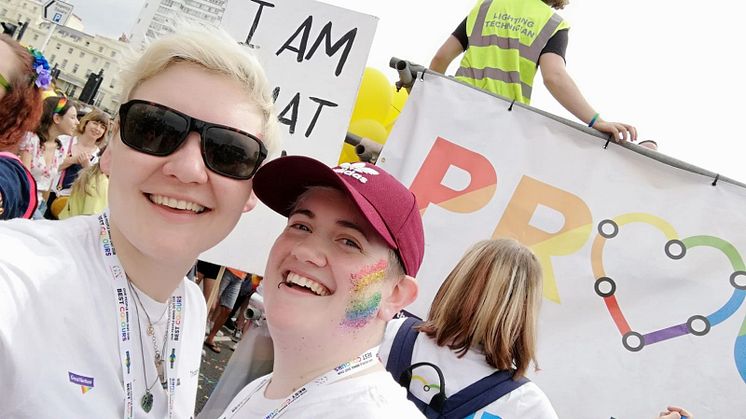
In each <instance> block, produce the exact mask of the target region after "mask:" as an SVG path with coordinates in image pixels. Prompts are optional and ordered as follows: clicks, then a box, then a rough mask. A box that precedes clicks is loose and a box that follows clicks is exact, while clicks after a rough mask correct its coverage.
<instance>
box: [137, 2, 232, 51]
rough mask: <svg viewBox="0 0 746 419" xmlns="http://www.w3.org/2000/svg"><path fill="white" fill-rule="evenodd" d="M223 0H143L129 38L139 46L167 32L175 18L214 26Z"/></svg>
mask: <svg viewBox="0 0 746 419" xmlns="http://www.w3.org/2000/svg"><path fill="white" fill-rule="evenodd" d="M225 3H226V0H146V1H145V4H144V5H143V8H142V9H141V10H140V14H139V15H138V17H137V21H136V22H135V25H134V27H133V28H132V31H131V32H130V35H129V38H130V41H131V43H132V45H135V46H137V47H141V46H142V45H143V44H144V43H145V42H147V40H149V39H155V38H157V37H159V36H161V35H164V34H167V33H171V32H173V30H174V26H175V23H176V21H177V20H178V19H179V18H189V19H193V20H197V21H201V22H206V23H210V24H214V25H218V24H219V23H220V21H221V20H222V19H223V13H224V12H225Z"/></svg>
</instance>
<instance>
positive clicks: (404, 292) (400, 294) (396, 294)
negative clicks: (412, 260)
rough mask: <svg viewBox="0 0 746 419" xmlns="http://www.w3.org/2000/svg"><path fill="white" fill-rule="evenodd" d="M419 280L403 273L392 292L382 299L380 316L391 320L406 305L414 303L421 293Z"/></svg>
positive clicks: (382, 318)
mask: <svg viewBox="0 0 746 419" xmlns="http://www.w3.org/2000/svg"><path fill="white" fill-rule="evenodd" d="M419 290H420V288H419V285H417V280H416V279H415V278H413V277H411V276H409V275H401V276H400V277H399V279H398V280H396V283H395V284H394V286H393V287H392V288H391V293H390V294H389V295H388V296H387V297H385V298H384V299H383V300H382V301H381V306H380V308H379V310H378V318H379V319H381V320H383V321H389V320H391V319H393V318H394V316H395V315H396V313H398V312H399V311H401V309H403V308H404V307H406V306H408V305H410V304H412V303H413V302H414V300H415V299H417V294H418V293H419Z"/></svg>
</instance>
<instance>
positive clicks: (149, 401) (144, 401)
mask: <svg viewBox="0 0 746 419" xmlns="http://www.w3.org/2000/svg"><path fill="white" fill-rule="evenodd" d="M127 285H128V286H129V289H130V292H132V294H134V296H135V299H136V300H137V302H138V303H139V305H140V306H142V303H141V302H140V297H139V296H138V295H137V292H136V291H135V289H134V288H133V287H132V282H131V281H130V280H129V277H128V278H127ZM169 304H170V303H169ZM142 309H143V311H144V312H145V316H146V318H147V319H148V332H151V331H152V332H153V333H148V334H149V335H150V336H151V337H152V338H153V350H154V351H155V366H156V370H157V371H158V377H156V378H155V380H153V384H150V385H148V372H147V368H146V365H145V348H144V347H143V344H142V331H139V332H138V334H137V335H138V336H139V338H140V357H141V359H142V374H143V377H144V379H145V394H144V395H143V396H142V398H141V399H140V407H142V410H144V411H145V413H150V410H151V409H152V408H153V393H151V392H150V389H152V388H153V386H154V385H155V383H157V382H158V380H159V379H160V381H161V386H163V388H164V389H165V388H166V380H165V373H164V370H163V359H162V357H161V354H162V353H163V352H165V351H166V339H167V337H168V325H166V334H165V335H164V336H163V349H162V350H161V351H160V352H159V351H158V347H157V344H156V342H155V329H154V328H153V323H151V321H150V317H149V316H148V311H147V310H145V306H142ZM166 311H168V307H167V308H166ZM135 313H136V314H137V320H138V323H137V325H138V330H140V309H139V308H138V304H135ZM164 314H165V312H164ZM162 318H163V315H161V319H162ZM158 321H160V319H159V320H158Z"/></svg>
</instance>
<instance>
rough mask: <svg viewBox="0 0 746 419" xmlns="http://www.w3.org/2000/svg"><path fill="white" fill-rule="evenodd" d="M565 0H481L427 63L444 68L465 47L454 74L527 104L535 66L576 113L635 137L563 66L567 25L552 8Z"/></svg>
mask: <svg viewBox="0 0 746 419" xmlns="http://www.w3.org/2000/svg"><path fill="white" fill-rule="evenodd" d="M568 2H569V1H568V0H480V1H479V2H478V3H477V4H476V5H475V6H474V8H473V9H472V10H471V12H470V13H469V16H467V18H466V19H464V21H463V22H461V24H460V25H459V27H458V28H456V30H455V31H454V32H453V34H451V35H450V36H449V37H448V39H447V40H446V41H445V43H443V45H442V46H441V47H440V49H438V52H436V53H435V56H434V57H433V59H432V61H431V62H430V69H431V70H433V71H437V72H439V73H444V72H445V71H446V69H447V68H448V66H449V65H450V64H451V62H452V61H453V60H454V59H455V58H456V57H458V56H459V55H460V54H461V53H464V57H463V58H462V60H461V65H460V66H459V69H458V71H457V72H456V78H458V79H459V80H462V81H464V82H466V83H469V84H471V85H473V86H475V87H478V88H480V89H484V90H487V91H490V92H492V93H496V94H498V95H501V96H505V97H507V98H509V99H511V100H515V101H516V102H521V103H525V104H529V103H530V101H531V91H532V89H533V81H534V76H535V75H536V70H537V68H539V69H541V76H542V78H543V79H544V85H545V86H546V87H547V89H548V90H549V92H550V93H551V94H552V96H554V98H555V99H556V100H557V101H558V102H559V103H560V104H561V105H562V106H563V107H564V108H565V109H567V110H568V111H569V112H570V113H572V114H573V115H575V117H577V118H578V119H580V120H581V121H583V122H584V123H586V124H588V126H589V127H592V128H595V129H597V130H599V131H601V132H605V133H608V134H613V136H614V138H615V139H617V140H623V141H635V140H636V139H637V130H636V129H635V127H633V126H632V125H629V124H625V123H621V122H610V121H606V120H604V119H603V118H601V116H600V115H599V113H598V112H596V111H595V110H594V109H593V107H592V106H591V105H590V104H589V103H588V101H586V100H585V98H584V97H583V94H582V93H581V92H580V89H578V87H577V85H576V84H575V82H574V81H573V79H572V77H570V74H568V72H567V69H566V68H565V50H566V49H567V40H568V30H569V28H570V26H569V24H568V23H567V22H566V21H565V20H564V19H563V18H562V17H561V16H560V15H558V14H557V13H555V12H554V11H553V10H552V8H554V9H562V8H563V7H564V6H565V5H567V3H568Z"/></svg>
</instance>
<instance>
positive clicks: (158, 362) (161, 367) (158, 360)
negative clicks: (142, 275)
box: [132, 289, 171, 390]
mask: <svg viewBox="0 0 746 419" xmlns="http://www.w3.org/2000/svg"><path fill="white" fill-rule="evenodd" d="M132 293H133V294H135V299H137V302H138V303H139V304H140V307H142V310H143V311H144V312H145V318H146V319H147V320H148V328H147V332H146V333H147V335H148V336H150V338H151V339H152V340H153V353H155V369H156V371H158V378H160V380H161V386H163V389H164V390H165V389H166V387H167V384H168V382H167V381H166V369H165V365H166V364H165V362H164V358H163V354H164V353H165V352H166V340H167V339H168V324H166V332H165V333H164V334H163V347H162V348H161V349H160V350H158V342H157V340H156V338H155V327H154V326H153V322H152V321H150V314H148V310H145V306H144V305H142V301H141V300H140V295H139V293H138V292H137V291H136V290H134V289H133V291H132ZM170 305H171V302H170V301H169V303H168V305H167V306H166V309H165V310H163V313H162V314H161V317H160V318H159V319H158V320H156V323H160V321H161V320H163V316H165V315H166V313H167V312H168V309H169V308H170ZM135 306H137V304H135Z"/></svg>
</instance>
